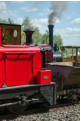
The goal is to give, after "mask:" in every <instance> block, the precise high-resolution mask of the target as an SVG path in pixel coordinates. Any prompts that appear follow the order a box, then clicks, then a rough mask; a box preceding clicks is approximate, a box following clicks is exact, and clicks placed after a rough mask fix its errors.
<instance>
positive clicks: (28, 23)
mask: <svg viewBox="0 0 81 121" xmlns="http://www.w3.org/2000/svg"><path fill="white" fill-rule="evenodd" d="M22 25H23V27H24V30H25V29H31V30H32V29H34V28H33V25H32V23H31V21H30V19H29V18H28V17H26V18H25V19H24V20H23V23H22Z"/></svg>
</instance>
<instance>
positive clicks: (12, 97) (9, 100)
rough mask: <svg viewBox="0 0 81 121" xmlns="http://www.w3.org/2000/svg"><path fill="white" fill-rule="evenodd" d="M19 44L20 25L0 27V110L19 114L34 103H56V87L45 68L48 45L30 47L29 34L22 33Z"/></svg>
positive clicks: (48, 51)
mask: <svg viewBox="0 0 81 121" xmlns="http://www.w3.org/2000/svg"><path fill="white" fill-rule="evenodd" d="M25 33H26V35H27V36H26V45H21V26H20V25H9V24H0V107H8V108H9V109H10V110H12V111H13V112H16V113H18V112H22V111H23V110H25V108H26V107H27V105H28V104H30V103H31V102H34V101H44V102H48V103H49V105H54V104H55V103H56V86H55V83H54V82H52V81H51V70H48V69H47V68H46V67H45V54H46V53H48V56H49V53H50V52H51V47H50V46H48V47H47V46H45V47H44V46H41V45H39V46H35V45H32V42H31V41H32V40H31V36H28V35H29V34H30V35H31V34H32V33H33V31H30V30H26V31H25Z"/></svg>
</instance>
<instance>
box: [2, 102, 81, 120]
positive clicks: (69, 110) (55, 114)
mask: <svg viewBox="0 0 81 121" xmlns="http://www.w3.org/2000/svg"><path fill="white" fill-rule="evenodd" d="M38 110H40V109H38ZM10 117H11V116H10ZM10 117H9V119H8V117H7V119H4V120H0V121H80V104H75V105H71V106H65V107H60V108H52V109H49V111H43V112H42V111H36V112H35V111H34V112H32V110H31V111H30V113H28V112H26V113H25V114H23V115H18V116H16V117H14V118H10Z"/></svg>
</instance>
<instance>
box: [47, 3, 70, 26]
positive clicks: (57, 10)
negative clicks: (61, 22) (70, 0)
mask: <svg viewBox="0 0 81 121" xmlns="http://www.w3.org/2000/svg"><path fill="white" fill-rule="evenodd" d="M67 7H68V4H67V2H65V1H57V2H56V1H54V2H52V5H51V8H50V11H51V13H50V15H49V18H48V23H49V24H53V23H55V22H56V20H57V19H60V18H61V16H62V15H63V13H64V11H65V10H66V9H67Z"/></svg>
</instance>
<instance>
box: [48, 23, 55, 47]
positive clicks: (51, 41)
mask: <svg viewBox="0 0 81 121" xmlns="http://www.w3.org/2000/svg"><path fill="white" fill-rule="evenodd" d="M53 27H54V25H48V28H49V44H50V45H51V47H53Z"/></svg>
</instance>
